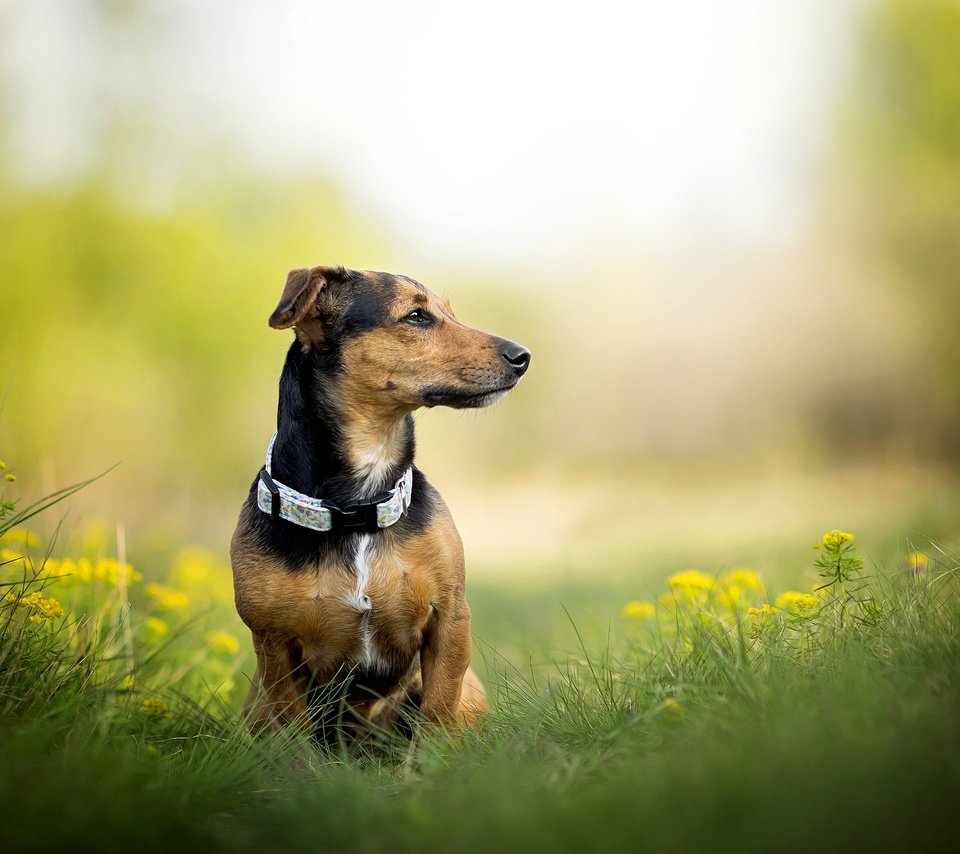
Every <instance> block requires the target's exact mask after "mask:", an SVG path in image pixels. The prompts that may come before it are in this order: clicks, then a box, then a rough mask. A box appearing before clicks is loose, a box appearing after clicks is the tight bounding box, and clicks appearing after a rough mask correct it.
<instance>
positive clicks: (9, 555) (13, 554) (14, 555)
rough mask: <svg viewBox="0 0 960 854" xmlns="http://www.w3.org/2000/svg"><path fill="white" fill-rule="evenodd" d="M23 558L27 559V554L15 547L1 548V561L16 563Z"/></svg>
mask: <svg viewBox="0 0 960 854" xmlns="http://www.w3.org/2000/svg"><path fill="white" fill-rule="evenodd" d="M21 560H27V556H26V555H24V554H21V553H20V552H18V551H14V550H13V549H8V548H2V549H0V563H15V562H17V561H21Z"/></svg>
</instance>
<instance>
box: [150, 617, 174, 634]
mask: <svg viewBox="0 0 960 854" xmlns="http://www.w3.org/2000/svg"><path fill="white" fill-rule="evenodd" d="M143 625H144V627H145V628H146V630H147V631H148V632H149V633H150V634H151V635H153V636H154V637H157V638H163V637H166V636H167V634H168V633H169V632H170V626H168V625H167V621H166V620H161V619H160V618H159V617H147V619H146V620H144V621H143Z"/></svg>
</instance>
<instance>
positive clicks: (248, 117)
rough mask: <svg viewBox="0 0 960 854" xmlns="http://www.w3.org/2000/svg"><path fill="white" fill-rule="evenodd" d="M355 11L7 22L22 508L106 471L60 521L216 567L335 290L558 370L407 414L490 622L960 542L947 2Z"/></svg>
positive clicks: (959, 114)
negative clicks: (331, 275)
mask: <svg viewBox="0 0 960 854" xmlns="http://www.w3.org/2000/svg"><path fill="white" fill-rule="evenodd" d="M361 5H362V6H363V8H362V9H360V10H358V11H356V12H349V11H344V10H336V11H334V10H328V9H327V8H326V7H325V4H306V3H293V4H289V5H287V4H284V7H283V8H282V9H279V8H277V7H275V6H274V5H272V4H259V5H258V4H231V3H211V4H202V6H201V5H198V4H190V3H136V2H119V0H117V1H116V2H106V1H104V2H92V0H91V2H78V3H75V4H69V5H63V4H52V3H49V4H48V3H26V2H4V3H2V4H0V40H2V44H3V51H2V52H3V59H2V62H0V287H2V294H3V301H2V320H0V330H2V332H0V382H2V383H3V386H4V394H5V404H4V408H3V413H2V420H0V447H2V449H3V453H2V456H3V458H4V459H5V460H6V461H7V462H8V465H9V464H16V467H17V468H16V471H17V472H18V478H19V479H18V481H17V488H18V489H20V490H21V491H22V493H23V494H24V495H30V496H35V495H38V494H39V493H42V492H44V491H49V490H51V489H53V488H54V487H56V486H59V485H64V484H66V483H68V482H73V481H75V480H79V479H81V478H85V477H88V476H90V475H92V474H95V473H97V472H99V471H102V470H104V469H106V468H108V467H110V466H112V465H113V464H115V463H118V462H119V463H120V465H119V466H118V467H117V468H116V469H115V470H114V471H112V472H111V473H110V474H109V475H108V476H107V477H106V478H104V479H103V480H102V481H100V482H99V483H97V484H96V485H95V486H94V487H92V488H91V489H89V490H86V491H85V492H84V493H83V494H81V495H79V496H78V497H77V498H76V499H74V500H72V502H71V505H70V506H71V516H70V517H69V519H68V523H67V524H68V525H70V524H73V523H74V522H75V521H76V520H80V519H84V518H90V517H94V516H95V517H103V518H106V519H109V520H113V521H116V522H119V523H121V524H122V525H123V526H124V527H125V529H126V531H127V538H128V542H130V543H131V544H137V543H139V544H140V546H139V547H140V548H143V549H146V548H147V546H148V545H150V544H156V543H170V544H175V543H184V542H190V543H199V544H202V545H204V546H206V547H207V548H209V549H211V550H213V551H214V552H217V553H225V551H226V548H227V543H228V539H229V536H230V532H231V530H232V526H233V523H234V521H235V518H236V513H237V510H238V508H239V505H240V503H241V502H242V500H243V498H244V496H245V493H246V489H247V486H248V484H249V482H250V480H251V479H252V477H253V476H254V474H255V472H256V470H257V469H258V467H259V465H260V461H261V458H262V455H263V452H264V449H265V446H266V442H267V440H268V439H269V436H270V434H271V432H272V429H273V425H274V419H275V407H276V381H277V378H278V375H279V369H280V365H281V361H282V358H283V354H284V351H285V349H286V347H287V346H288V343H289V336H288V335H286V334H282V333H277V332H275V331H272V330H270V329H268V327H267V325H266V318H267V316H268V314H269V313H270V311H271V310H272V308H273V306H274V305H275V303H276V300H277V297H278V295H279V293H280V290H281V288H282V284H283V281H284V278H285V275H286V272H287V270H288V269H290V268H291V267H295V266H301V265H306V264H338V263H342V264H344V265H346V266H350V267H360V268H372V269H386V270H391V271H394V272H402V273H405V274H408V275H411V276H413V277H415V278H417V279H419V280H421V281H423V282H424V283H425V284H427V285H428V286H429V287H431V288H432V289H434V290H437V291H439V292H442V293H444V294H446V295H447V296H448V297H450V298H451V300H452V302H453V304H454V307H455V309H456V310H457V313H458V315H459V316H460V317H461V318H462V319H463V320H465V321H466V322H468V323H471V324H473V325H476V326H479V327H482V328H485V329H488V330H490V331H495V332H496V333H498V334H501V335H504V336H506V337H511V338H514V339H517V340H520V341H522V342H524V343H525V344H527V345H528V346H530V347H531V349H532V350H533V352H534V360H533V366H532V369H531V371H530V373H529V375H528V377H527V378H526V379H525V380H524V382H523V383H522V385H521V386H520V387H519V388H518V389H517V390H516V392H514V393H513V394H512V395H511V396H510V397H508V398H507V400H506V401H505V402H504V403H502V404H501V405H499V406H498V407H496V408H495V409H493V410H490V411H483V412H479V413H469V414H464V413H454V412H447V411H430V412H425V413H423V414H421V416H420V417H419V419H418V430H419V434H418V438H419V448H420V451H419V462H420V464H421V467H422V468H423V469H424V470H425V471H426V472H427V474H428V476H430V477H431V479H432V480H433V481H434V482H435V483H436V484H437V486H438V487H439V488H440V490H441V491H442V492H443V494H444V495H445V496H446V497H447V499H448V502H449V503H450V505H451V508H452V510H453V512H454V516H455V518H456V519H457V520H458V525H459V527H460V530H461V533H462V534H463V537H464V541H465V545H466V549H467V555H468V565H469V567H470V572H471V578H472V579H474V580H475V581H476V582H478V583H479V584H486V585H487V587H488V588H489V590H488V592H487V593H486V594H484V595H486V596H495V595H496V594H495V592H491V591H496V590H498V589H499V590H503V589H508V588H507V585H508V584H509V585H511V587H512V588H513V589H516V586H517V585H520V584H526V585H529V586H531V587H532V588H535V587H536V586H537V585H543V584H548V585H550V586H551V587H562V586H564V585H567V586H569V588H570V589H575V588H576V589H579V586H582V585H586V584H589V581H590V579H591V578H595V577H597V576H602V577H603V578H604V579H610V578H623V579H624V580H623V582H622V586H623V588H624V593H625V594H626V593H627V592H628V590H632V591H636V592H638V593H641V594H642V593H643V592H644V590H645V589H646V586H647V585H649V586H650V588H651V589H653V588H655V587H657V586H659V585H658V583H655V582H654V581H652V580H650V579H652V576H653V574H654V573H656V574H658V575H659V574H661V573H662V572H663V571H664V570H665V568H668V567H669V568H682V567H683V566H689V565H701V566H702V567H703V568H704V569H706V570H708V571H715V570H718V569H720V568H721V567H722V566H725V565H729V564H730V563H731V562H734V563H747V564H752V565H757V566H758V567H759V568H760V569H761V570H762V571H768V572H781V573H794V574H795V573H797V572H799V571H800V570H801V569H803V568H805V567H808V566H809V563H810V556H809V551H808V550H809V545H810V543H812V541H813V539H814V538H815V537H816V536H818V535H819V533H820V532H821V531H822V530H824V529H827V528H833V527H843V528H845V529H849V530H856V531H857V532H858V533H860V534H861V536H863V535H867V537H868V539H869V538H872V539H873V541H874V542H876V541H880V542H879V543H877V544H876V546H875V548H876V550H877V551H880V552H882V553H891V552H894V551H895V550H897V549H902V548H903V545H904V542H905V540H906V538H908V537H913V538H918V537H922V536H931V537H935V538H939V539H945V540H948V541H949V540H951V539H952V540H953V541H955V539H956V534H957V530H958V526H957V523H956V515H955V513H954V511H953V508H955V507H956V506H957V505H956V502H957V498H958V496H960V490H958V488H957V481H956V470H957V469H956V464H957V460H958V455H960V438H958V437H960V335H958V334H957V329H956V319H957V306H958V305H960V248H958V247H960V241H958V240H957V235H958V233H960V64H958V63H957V57H958V56H960V4H958V3H956V2H952V0H951V2H946V0H941V2H931V1H930V0H909V2H908V1H907V0H903V2H891V0H884V2H863V3H849V4H833V3H826V2H810V3H807V2H794V3H784V4H764V3H759V2H756V3H751V2H737V3H732V4H730V5H729V7H727V6H726V4H724V9H723V10H718V9H714V8H713V7H712V4H708V3H703V4H699V5H696V4H695V5H696V9H695V10H693V11H694V13H691V10H686V11H685V12H683V14H681V13H678V12H676V11H674V12H671V11H669V10H668V9H666V8H665V4H642V6H641V9H640V10H639V12H637V10H635V12H637V14H639V15H640V17H639V18H638V19H634V18H630V19H629V20H628V19H622V20H621V19H619V18H618V15H619V14H621V13H620V12H618V9H617V6H616V5H615V4H604V3H601V4H600V5H599V6H597V5H596V4H591V5H590V6H589V7H584V8H581V9H578V10H576V11H571V12H565V11H561V10H559V8H554V7H539V6H536V4H534V6H533V7H531V9H530V10H527V9H524V10H523V11H519V12H516V13H515V14H514V15H513V16H512V17H509V18H508V17H507V8H506V7H504V8H502V9H501V8H500V7H499V6H498V5H497V4H494V5H493V6H491V7H489V8H487V7H486V6H485V7H484V12H483V13H482V15H481V13H480V12H478V11H477V10H474V11H475V12H476V15H474V14H473V13H470V12H469V10H464V11H462V12H459V13H456V12H452V11H451V10H449V9H446V7H444V6H442V5H437V4H431V3H416V4H414V5H413V7H411V8H410V9H409V10H406V12H405V13H404V14H403V15H400V14H399V13H398V12H396V11H395V10H391V7H388V6H386V5H376V4H374V5H372V6H366V5H363V4H361ZM773 7H776V8H773ZM838 7H843V8H842V9H841V8H838ZM717 16H720V17H717ZM478 17H483V18H484V20H482V21H480V20H478ZM574 58H577V61H576V62H574V61H573V60H574ZM785 543H790V544H791V545H789V546H785ZM131 548H132V549H134V548H137V546H131ZM864 550H865V551H866V552H867V553H868V554H869V553H870V550H871V545H870V544H869V543H868V544H865V545H864ZM494 610H495V608H494V606H491V613H493V612H494Z"/></svg>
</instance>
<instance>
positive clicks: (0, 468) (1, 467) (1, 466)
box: [0, 460, 7, 471]
mask: <svg viewBox="0 0 960 854" xmlns="http://www.w3.org/2000/svg"><path fill="white" fill-rule="evenodd" d="M6 467H7V464H6V463H5V462H4V461H3V460H0V471H3V470H4V469H5V468H6Z"/></svg>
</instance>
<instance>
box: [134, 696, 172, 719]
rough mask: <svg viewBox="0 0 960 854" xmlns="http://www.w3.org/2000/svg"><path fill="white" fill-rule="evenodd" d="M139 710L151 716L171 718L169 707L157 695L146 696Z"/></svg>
mask: <svg viewBox="0 0 960 854" xmlns="http://www.w3.org/2000/svg"><path fill="white" fill-rule="evenodd" d="M140 711H142V712H143V713H144V714H145V715H147V716H149V717H151V718H172V717H173V715H171V714H170V707H169V706H168V705H167V704H166V702H164V701H163V700H161V699H160V698H159V697H148V698H147V699H146V700H144V701H143V703H141V704H140Z"/></svg>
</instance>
